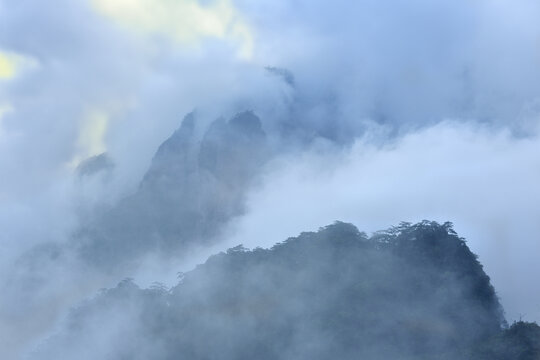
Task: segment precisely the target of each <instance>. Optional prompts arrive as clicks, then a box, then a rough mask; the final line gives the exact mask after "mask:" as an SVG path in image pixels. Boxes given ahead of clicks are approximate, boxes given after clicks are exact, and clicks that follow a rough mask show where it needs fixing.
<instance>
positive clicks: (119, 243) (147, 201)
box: [77, 112, 269, 266]
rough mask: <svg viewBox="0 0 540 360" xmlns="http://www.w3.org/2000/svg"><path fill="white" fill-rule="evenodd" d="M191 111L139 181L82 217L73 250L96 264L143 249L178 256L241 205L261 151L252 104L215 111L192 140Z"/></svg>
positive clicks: (211, 234)
mask: <svg viewBox="0 0 540 360" xmlns="http://www.w3.org/2000/svg"><path fill="white" fill-rule="evenodd" d="M196 128H197V121H196V116H195V115H194V114H189V115H188V116H186V117H185V119H184V121H183V123H182V126H181V127H180V128H179V129H178V130H176V132H175V133H174V134H173V135H172V136H171V137H170V138H169V139H167V140H166V141H165V142H164V143H163V144H162V145H161V146H160V147H159V149H158V151H157V152H156V154H155V156H154V158H153V160H152V164H151V166H150V168H149V170H148V172H147V173H146V174H145V176H144V178H143V180H142V182H141V184H140V187H139V189H138V190H137V192H136V193H134V194H133V195H131V196H129V197H127V198H125V199H123V200H122V201H120V202H119V204H117V205H116V206H115V207H114V208H112V209H111V210H109V211H108V212H106V213H105V214H103V215H102V216H100V217H99V218H98V219H97V220H96V221H94V222H92V223H91V224H87V225H86V226H85V228H83V229H82V230H81V231H80V232H79V233H78V234H77V237H78V238H79V239H80V253H81V254H82V256H83V257H84V258H85V259H86V260H88V261H89V262H91V263H96V264H98V265H99V266H122V263H126V262H129V261H137V259H138V258H139V257H140V256H142V255H143V254H145V253H146V252H158V253H160V254H166V255H168V256H180V255H181V254H182V253H183V252H184V251H185V250H187V249H189V247H191V246H202V245H208V244H209V243H211V242H212V241H213V240H214V238H215V236H216V235H217V234H218V233H219V230H220V229H221V228H222V226H223V225H224V224H225V223H226V222H227V221H228V220H230V219H231V218H233V217H235V216H238V215H241V214H242V213H243V204H244V194H245V193H246V191H247V190H248V189H249V188H250V186H251V184H252V183H253V182H254V181H255V178H256V175H257V173H258V171H259V170H260V168H261V167H262V165H263V164H264V163H265V161H266V160H267V159H268V156H269V151H268V146H267V140H266V134H265V132H264V131H263V129H262V126H261V121H260V119H259V118H258V117H257V116H255V115H254V114H253V113H252V112H244V113H240V114H238V115H236V116H235V117H233V118H232V119H230V120H229V121H225V120H223V119H218V120H216V121H215V122H214V123H212V124H211V125H210V127H209V128H208V129H207V131H206V133H205V135H204V136H203V138H202V140H200V141H199V140H197V138H196V137H195V131H196Z"/></svg>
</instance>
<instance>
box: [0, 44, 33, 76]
mask: <svg viewBox="0 0 540 360" xmlns="http://www.w3.org/2000/svg"><path fill="white" fill-rule="evenodd" d="M36 65H37V62H36V61H35V60H34V59H32V58H29V57H27V56H23V55H20V54H16V53H13V52H6V51H0V80H10V79H13V78H14V77H16V76H17V75H18V74H19V73H20V72H21V71H23V70H24V69H29V68H33V67H35V66H36Z"/></svg>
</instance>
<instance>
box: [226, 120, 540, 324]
mask: <svg viewBox="0 0 540 360" xmlns="http://www.w3.org/2000/svg"><path fill="white" fill-rule="evenodd" d="M537 119H538V118H537ZM536 124H537V125H540V123H539V122H538V120H537V123H536ZM539 153H540V136H539V135H538V133H537V134H536V135H534V136H531V137H527V138H520V139H517V138H515V137H513V136H512V135H511V134H510V133H509V131H508V130H493V129H492V128H490V127H487V126H478V125H472V124H467V123H463V122H456V121H446V122H443V123H440V124H438V125H435V126H432V127H429V128H425V129H422V130H420V131H417V132H413V133H409V134H407V135H405V136H403V137H400V138H398V139H396V140H395V141H393V142H391V143H384V145H380V144H379V145H377V141H374V139H373V138H371V139H370V138H364V139H359V140H357V142H356V143H355V144H354V146H353V147H352V149H351V150H350V151H347V152H345V153H343V152H337V153H334V154H328V153H324V154H320V153H319V154H317V153H312V152H307V153H304V154H302V155H300V156H295V157H292V158H286V159H282V160H280V161H279V162H278V163H277V164H274V166H271V167H270V170H269V173H268V174H267V175H266V181H265V182H264V186H262V188H261V189H259V190H258V191H255V192H253V193H252V194H251V196H250V200H249V201H248V204H249V211H248V214H247V215H246V216H245V217H243V218H241V219H239V220H238V222H237V223H236V224H234V226H233V228H232V229H231V234H232V237H231V240H230V242H228V243H227V246H233V245H237V244H240V243H241V244H243V245H245V246H247V247H250V248H254V247H257V246H262V247H269V246H271V245H273V244H274V243H275V241H276V239H285V238H287V237H289V236H293V235H295V234H298V233H300V232H302V231H305V230H306V229H317V228H319V227H322V226H325V225H327V224H329V223H331V222H332V221H334V220H340V221H346V222H351V223H353V224H356V225H357V226H358V227H359V228H361V229H365V230H367V231H376V230H377V229H380V228H385V227H389V226H391V225H392V224H396V223H399V222H400V221H409V222H417V221H421V220H423V219H430V220H436V221H439V222H444V221H452V222H454V224H455V227H456V230H457V232H458V233H459V234H460V235H461V236H464V237H465V238H467V240H468V243H469V246H470V247H471V248H472V250H473V251H474V252H475V253H477V254H479V255H480V261H481V262H482V264H484V265H485V267H486V272H487V273H488V274H489V275H490V276H491V277H492V279H493V282H494V285H495V288H496V289H497V290H498V292H499V295H500V296H501V297H502V302H503V305H505V308H506V309H507V312H508V317H509V319H510V320H511V319H517V318H519V317H518V315H519V314H520V313H521V314H523V313H526V314H527V316H528V317H529V318H531V319H538V318H540V304H539V303H538V299H539V298H540V291H537V290H535V289H534V287H532V286H531V284H533V283H534V282H535V279H534V274H536V273H538V272H540V266H539V265H538V263H537V261H536V256H535V255H533V254H538V253H539V252H540V243H539V242H538V241H537V240H538V234H540V225H539V223H538V219H537V214H538V212H539V210H540V208H539V205H538V204H540V191H539V190H538V186H536V185H535V184H537V183H540V159H539V158H538V156H537V154H539Z"/></svg>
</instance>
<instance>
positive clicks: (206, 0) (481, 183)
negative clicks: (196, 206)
mask: <svg viewBox="0 0 540 360" xmlns="http://www.w3.org/2000/svg"><path fill="white" fill-rule="evenodd" d="M539 15H540V3H538V2H537V1H535V0H512V1H510V0H491V1H488V0H474V1H470V0H467V1H465V0H456V1H452V2H447V1H439V0H436V1H433V0H408V1H405V0H393V1H390V0H382V1H381V0H361V1H356V2H350V1H345V0H336V1H332V2H328V1H318V0H316V1H313V0H309V1H308V0H295V1H285V0H257V1H253V0H176V1H173V0H152V1H150V0H51V1H47V2H43V1H37V0H18V1H14V0H0V226H1V227H2V233H1V234H0V243H1V244H2V249H3V250H2V252H1V253H0V273H2V274H6V273H9V269H12V266H13V264H14V263H16V262H17V259H19V257H20V256H21V255H22V254H24V253H25V252H27V251H30V250H31V249H33V248H35V247H36V246H39V245H40V244H45V243H49V242H51V241H54V242H59V243H66V242H69V241H70V235H71V234H72V233H73V231H75V230H76V229H77V226H78V225H79V224H80V223H81V221H82V219H83V218H84V216H86V215H87V214H88V213H91V212H92V211H95V209H99V208H100V206H109V205H111V204H114V203H116V202H117V201H118V200H119V199H122V198H123V197H125V196H127V195H128V194H130V193H132V192H133V191H135V190H136V189H137V186H138V184H139V182H140V180H141V178H142V176H143V174H144V172H145V171H146V170H147V168H148V166H149V164H150V162H151V159H152V156H153V155H154V153H155V151H156V149H157V147H158V146H159V144H160V143H161V142H163V141H164V140H165V139H166V138H167V137H168V136H170V134H171V133H172V132H173V131H174V130H175V129H176V128H178V126H179V125H180V122H181V119H182V118H183V117H184V115H185V114H186V113H188V112H190V111H192V110H193V109H197V111H198V112H199V114H201V117H202V119H203V122H206V123H210V121H212V120H213V119H215V118H217V117H220V116H224V117H226V118H228V117H230V116H232V115H234V114H235V113H237V112H240V111H244V110H253V111H254V112H255V113H257V115H258V116H259V117H260V118H261V120H262V122H263V125H264V126H265V127H266V128H272V126H273V124H275V123H277V121H278V120H281V119H283V118H288V117H293V118H295V121H297V122H298V123H300V124H302V126H304V127H305V128H307V129H319V128H322V127H325V128H327V127H336V128H337V129H338V130H339V131H341V133H344V134H346V135H347V138H348V139H349V140H348V141H347V143H346V144H339V145H343V146H338V147H334V146H330V145H328V144H327V143H326V142H325V140H321V141H319V142H316V143H315V144H314V145H312V146H310V147H307V148H304V149H303V150H302V151H300V152H295V153H289V152H286V151H285V150H283V152H282V154H281V155H280V156H277V157H276V158H275V159H274V160H272V161H271V162H270V163H269V164H267V166H266V167H265V170H264V174H263V175H262V177H261V179H262V180H261V181H260V184H258V185H257V186H256V187H255V188H254V189H252V190H251V191H250V192H249V194H248V195H247V212H246V214H245V215H244V216H241V217H239V218H236V219H234V221H232V222H231V224H230V225H229V226H228V228H227V231H226V233H225V234H224V235H223V237H224V241H223V242H222V243H221V244H220V245H217V246H216V247H213V248H211V249H208V250H207V251H205V252H203V254H202V255H200V257H197V258H196V260H192V261H191V262H188V263H187V264H183V265H182V264H180V265H178V264H175V266H180V267H182V266H183V267H189V266H192V265H193V263H194V262H196V261H204V260H203V259H204V257H205V256H207V255H210V254H211V253H212V252H215V251H218V250H221V249H222V248H226V247H227V246H229V245H231V246H232V245H236V244H238V243H243V244H244V245H246V246H248V247H256V246H264V247H267V246H271V245H272V244H273V243H275V242H278V241H282V240H283V239H285V238H287V237H289V236H295V235H297V234H298V233H300V232H301V231H308V230H316V229H317V228H318V227H320V226H324V225H327V224H330V223H332V222H333V221H335V220H342V221H350V222H352V223H354V224H355V225H357V226H358V227H359V228H360V229H361V230H364V231H367V232H370V231H376V230H380V229H381V228H386V227H388V226H391V225H395V224H397V223H399V221H412V222H414V221H420V220H422V219H433V220H437V221H452V222H453V223H454V224H455V228H456V230H457V232H458V233H459V234H460V235H461V236H463V237H465V238H466V239H467V241H468V244H469V246H470V247H471V248H472V250H473V251H474V252H475V253H476V254H478V256H479V259H480V261H481V262H482V263H483V264H484V266H485V270H486V272H487V273H488V275H490V277H491V278H492V282H493V284H494V285H495V287H496V289H497V291H498V293H499V296H500V297H501V301H502V303H503V306H504V307H505V309H506V312H507V317H508V319H509V320H514V319H519V318H520V317H524V319H526V320H536V321H540V288H538V287H534V286H531V284H533V283H534V281H535V279H534V278H535V274H539V273H540V265H538V262H537V261H536V258H535V254H538V253H540V237H539V235H538V234H540V221H538V220H539V217H540V205H539V204H540V190H539V189H538V185H537V184H539V183H540V137H539V136H540V134H539V130H540V82H539V81H538V79H540V22H538V21H537V19H538V16H539ZM265 67H276V68H280V69H286V70H287V71H289V72H290V73H291V74H293V76H294V83H293V84H290V83H286V82H284V81H282V79H280V78H279V77H276V76H272V75H271V74H269V72H268V71H266V70H265ZM314 131H315V130H314ZM339 131H338V132H339ZM340 141H341V140H340V139H338V140H337V142H338V143H339V142H340ZM343 142H345V141H343ZM277 146H279V145H277ZM277 150H278V151H277V152H278V153H280V150H281V149H279V148H278V149H277ZM103 152H107V154H108V156H110V158H111V159H112V161H113V162H114V164H115V167H114V174H113V175H112V176H111V178H109V179H108V180H107V181H103V179H89V180H88V179H87V180H84V181H81V180H80V179H79V178H78V177H77V175H76V168H77V165H78V164H80V163H81V162H82V161H84V160H85V159H88V158H90V157H92V156H95V155H99V154H101V153H103ZM154 265H155V264H153V265H152V266H148V267H141V269H139V272H138V274H139V275H138V276H139V277H140V278H141V279H144V281H147V280H148V281H150V279H151V278H152V277H154V276H155V277H156V279H155V281H164V282H167V281H168V280H167V279H169V278H171V273H170V272H171V271H170V270H169V267H166V268H167V270H163V271H155V272H152V271H150V270H148V271H149V272H147V273H145V271H146V270H145V269H154V267H155V266H154ZM74 269H79V267H78V266H77V265H75V267H74ZM73 271H78V270H73ZM81 271H82V270H81ZM167 271H168V272H169V273H168V274H167V273H164V272H167ZM175 275H176V272H172V277H174V276H175ZM1 276H4V277H5V275H1ZM4 280H5V279H4ZM106 281H107V282H105V281H103V282H102V283H100V281H99V280H96V282H95V283H92V284H91V285H89V286H88V287H87V288H86V289H85V290H84V291H83V292H78V293H77V294H79V295H77V296H68V297H67V299H64V300H62V299H59V300H55V301H57V303H58V304H62V305H61V306H60V305H59V307H60V308H62V309H63V308H64V307H66V308H68V307H69V306H70V305H71V303H70V302H74V301H76V299H80V298H84V296H88V295H89V294H91V293H92V291H94V289H99V288H100V287H104V286H111V285H112V284H111V283H109V282H110V281H113V280H111V279H107V280H106ZM141 281H143V280H141ZM144 281H143V282H144ZM77 291H79V290H77ZM80 291H82V290H80ZM74 292H76V291H75V290H74ZM61 313H62V312H61V311H60V312H59V314H61ZM58 316H60V315H58ZM2 321H4V324H8V322H7V320H5V319H4V320H2V319H0V322H2ZM52 323H54V321H52ZM2 328H4V329H2ZM6 328H7V325H5V326H1V327H0V332H1V331H6V330H5V329H6ZM47 331H48V327H47V326H45V325H44V326H43V329H40V330H39V331H37V330H36V332H35V334H38V335H39V334H43V333H46V332H47ZM38 335H35V336H36V337H37V336H38ZM39 336H41V335H39ZM22 337H24V336H22ZM26 341H27V340H26V339H25V340H20V341H18V342H17V344H23V343H24V344H25V343H26ZM28 341H30V340H28ZM18 346H23V345H18Z"/></svg>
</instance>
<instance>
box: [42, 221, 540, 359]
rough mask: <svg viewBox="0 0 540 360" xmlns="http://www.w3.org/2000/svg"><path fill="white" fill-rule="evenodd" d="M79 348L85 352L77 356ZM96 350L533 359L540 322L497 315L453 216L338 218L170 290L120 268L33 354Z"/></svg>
mask: <svg viewBox="0 0 540 360" xmlns="http://www.w3.org/2000/svg"><path fill="white" fill-rule="evenodd" d="M100 329H107V331H106V333H104V332H102V331H101V330H100ZM110 341H112V342H115V346H114V347H107V346H104V344H105V343H107V342H110ZM84 346H90V347H92V348H93V349H94V350H93V351H92V352H91V354H92V355H88V356H89V357H85V356H87V355H86V354H82V355H81V354H77V353H76V352H77V351H78V350H80V349H81V348H83V347H84ZM100 347H105V348H113V349H114V350H113V351H114V353H106V354H99V351H98V356H101V357H103V358H111V359H148V358H154V359H261V360H264V359H359V358H361V359H471V360H476V359H478V360H483V359H486V360H487V359H501V360H502V359H504V360H506V359H508V360H510V359H519V360H529V359H531V360H533V359H539V358H540V327H539V326H538V325H536V324H534V323H526V322H522V321H520V322H517V323H514V324H512V325H511V326H508V324H507V323H506V321H505V319H504V314H503V309H502V307H501V305H500V303H499V300H498V298H497V295H496V292H495V289H494V288H493V286H492V285H491V284H490V279H489V277H488V276H487V275H486V274H485V272H484V271H483V268H482V265H481V264H480V263H479V261H478V259H477V257H476V256H475V255H474V254H473V253H472V252H471V251H470V250H469V248H468V247H467V245H466V242H465V240H464V239H462V238H460V237H459V236H458V235H457V234H456V233H455V232H454V230H453V229H452V224H450V223H444V224H438V223H435V222H429V221H423V222H421V223H418V224H408V223H402V224H400V225H399V226H396V227H392V228H390V229H388V230H385V231H380V232H377V233H375V234H373V235H372V236H370V237H368V236H367V235H366V234H365V233H362V232H360V231H358V229H357V228H356V227H354V226H353V225H351V224H346V223H341V222H337V223H335V224H333V225H330V226H327V227H324V228H321V229H320V230H319V231H318V232H306V233H302V234H300V235H299V236H298V237H295V238H289V239H287V240H285V241H284V242H281V243H278V244H276V245H274V246H273V247H272V248H270V249H262V248H256V249H253V250H247V249H245V248H243V247H242V246H237V247H235V248H232V249H229V250H228V251H227V252H225V253H220V254H217V255H214V256H212V257H210V258H209V259H208V260H207V261H206V263H204V264H202V265H199V266H197V267H196V268H195V269H194V270H192V271H190V272H187V273H185V274H180V280H179V283H178V284H177V285H176V286H175V287H173V288H171V289H166V288H165V287H163V286H161V285H159V284H155V286H153V287H151V288H149V289H141V288H139V287H138V286H137V285H135V284H134V283H133V281H132V280H129V279H126V280H124V281H122V282H121V283H120V284H119V285H118V286H117V287H115V288H113V289H108V290H103V292H102V293H101V294H99V295H98V296H96V297H95V298H94V299H92V300H89V301H87V302H86V303H84V304H83V305H81V306H79V307H77V308H75V309H73V311H72V312H71V314H70V316H69V317H68V319H67V320H66V321H65V323H64V324H63V326H62V328H61V329H60V330H59V331H58V333H57V334H56V335H54V336H53V337H51V338H49V339H47V340H46V341H45V342H44V343H43V344H42V345H41V346H40V347H39V349H38V350H37V352H36V354H35V356H36V357H35V358H40V357H47V358H55V357H57V358H62V357H64V358H65V357H66V356H67V358H70V356H72V357H74V356H77V358H80V359H85V358H91V357H92V356H96V354H95V349H99V348H100Z"/></svg>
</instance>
